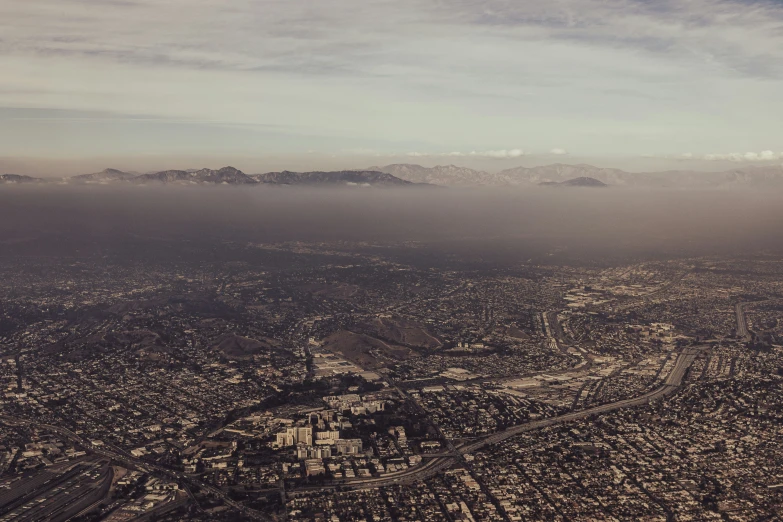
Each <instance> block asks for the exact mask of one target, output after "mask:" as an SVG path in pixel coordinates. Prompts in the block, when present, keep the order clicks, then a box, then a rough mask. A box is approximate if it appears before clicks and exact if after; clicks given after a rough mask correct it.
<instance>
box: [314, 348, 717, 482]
mask: <svg viewBox="0 0 783 522" xmlns="http://www.w3.org/2000/svg"><path fill="white" fill-rule="evenodd" d="M702 350H703V348H702V347H691V348H686V349H684V350H683V351H682V352H680V354H679V355H678V356H677V362H676V363H675V364H674V368H672V371H671V373H669V375H668V376H667V378H666V380H665V381H664V383H663V384H662V385H661V386H659V387H658V388H656V389H654V390H651V391H649V392H647V393H645V394H643V395H640V396H639V397H635V398H632V399H625V400H622V401H617V402H612V403H609V404H602V405H600V406H596V407H594V408H589V409H586V410H582V411H577V412H571V413H567V414H564V415H560V416H558V417H552V418H549V419H542V420H538V421H533V422H528V423H526V424H521V425H519V426H514V427H511V428H508V429H506V430H503V431H500V432H498V433H494V434H492V435H488V436H486V437H484V438H482V439H480V440H477V441H475V442H472V443H470V444H467V445H465V446H461V447H459V448H457V449H456V451H455V452H454V453H453V454H451V455H447V454H444V453H441V454H439V456H437V457H435V458H433V459H432V460H430V461H429V462H427V463H426V464H424V465H422V466H418V467H415V468H411V469H407V470H405V471H400V472H398V473H392V474H389V475H387V476H385V477H378V478H369V479H351V480H347V481H343V482H340V483H339V484H336V485H335V486H326V487H313V488H304V489H303V490H302V491H319V490H320V491H326V490H330V489H334V488H335V487H338V486H347V487H351V488H379V487H383V486H391V485H395V484H409V483H412V482H418V481H421V480H425V479H427V478H429V477H432V476H434V475H436V474H438V473H439V472H440V471H442V470H444V469H446V468H448V467H450V466H452V465H454V464H455V463H456V462H457V461H458V460H460V459H461V458H462V456H463V455H465V454H468V453H472V452H474V451H477V450H479V449H481V448H483V447H485V446H488V445H490V444H496V443H498V442H501V441H503V440H505V439H508V438H510V437H513V436H515V435H519V434H520V433H525V432H528V431H533V430H538V429H541V428H546V427H549V426H554V425H557V424H562V423H565V422H572V421H576V420H580V419H584V418H586V417H590V416H592V415H599V414H602V413H608V412H611V411H615V410H619V409H622V408H631V407H634V406H641V405H644V404H647V403H649V402H650V401H653V400H655V399H659V398H661V397H665V396H667V395H671V394H672V393H674V392H675V391H676V390H677V389H679V387H680V386H681V384H682V379H683V377H684V376H685V372H686V371H687V370H688V368H690V366H691V364H693V360H694V359H695V358H696V356H697V355H698V354H699V352H701V351H702ZM422 456H423V457H426V456H425V455H422Z"/></svg>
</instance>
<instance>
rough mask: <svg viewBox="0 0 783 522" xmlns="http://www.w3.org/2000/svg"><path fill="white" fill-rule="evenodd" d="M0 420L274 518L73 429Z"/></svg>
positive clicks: (262, 517)
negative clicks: (45, 433) (54, 436)
mask: <svg viewBox="0 0 783 522" xmlns="http://www.w3.org/2000/svg"><path fill="white" fill-rule="evenodd" d="M0 420H2V421H3V422H7V423H16V424H23V425H27V426H35V427H37V428H39V429H44V430H47V431H50V432H52V433H56V434H58V435H60V436H61V437H64V438H66V439H68V440H70V441H72V442H75V443H77V444H79V445H80V446H82V447H84V448H85V449H87V450H88V451H90V452H92V453H95V454H96V455H100V456H102V457H106V458H109V459H112V460H113V461H115V462H118V463H120V464H123V465H125V466H129V467H131V468H135V469H139V470H142V471H144V472H146V473H157V474H160V475H164V476H165V477H167V478H169V479H171V480H174V481H178V482H179V481H181V482H184V483H186V484H189V485H191V486H197V487H199V488H201V489H204V490H207V491H209V492H210V493H212V494H213V495H215V496H217V497H219V498H221V499H222V500H223V502H224V503H225V504H226V505H227V506H229V507H232V508H234V509H236V510H238V511H241V512H242V513H243V514H245V515H246V516H248V517H250V518H253V519H256V520H264V521H273V520H274V518H273V517H270V516H269V515H267V514H265V513H262V512H261V511H258V510H255V509H251V508H249V507H247V506H245V505H243V504H241V503H239V502H236V501H234V500H232V499H231V498H229V496H228V495H227V494H226V493H225V492H224V491H222V490H221V489H219V488H216V487H214V486H212V485H210V484H207V483H205V482H201V481H199V480H196V479H194V478H193V477H189V476H187V475H186V474H185V473H182V472H178V471H173V470H171V469H168V468H165V467H163V466H159V465H157V464H152V463H149V462H145V461H143V460H140V459H137V458H135V457H133V456H132V455H129V454H128V453H126V452H125V451H123V450H121V449H119V448H114V447H112V446H109V445H106V446H100V447H94V446H92V444H91V443H90V442H88V441H86V440H84V439H82V438H81V437H80V436H79V435H77V434H76V433H74V432H72V431H71V430H69V429H67V428H63V427H60V426H54V425H51V424H43V423H38V422H33V421H29V420H26V419H20V418H17V417H11V416H8V415H0Z"/></svg>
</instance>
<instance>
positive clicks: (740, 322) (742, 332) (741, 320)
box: [734, 299, 781, 341]
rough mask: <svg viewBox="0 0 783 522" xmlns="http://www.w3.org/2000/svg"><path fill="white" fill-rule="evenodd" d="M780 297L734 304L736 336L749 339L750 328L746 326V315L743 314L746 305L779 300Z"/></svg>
mask: <svg viewBox="0 0 783 522" xmlns="http://www.w3.org/2000/svg"><path fill="white" fill-rule="evenodd" d="M780 300H781V299H765V300H763V301H745V302H740V303H737V304H736V305H734V313H735V314H736V316H737V337H742V338H743V339H745V340H746V341H750V337H751V336H750V334H751V332H750V329H749V328H748V316H747V315H746V314H745V307H746V306H748V305H763V304H767V303H772V302H775V301H780Z"/></svg>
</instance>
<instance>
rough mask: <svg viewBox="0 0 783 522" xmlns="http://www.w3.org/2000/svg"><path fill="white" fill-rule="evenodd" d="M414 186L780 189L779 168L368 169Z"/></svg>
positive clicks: (782, 176)
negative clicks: (576, 183)
mask: <svg viewBox="0 0 783 522" xmlns="http://www.w3.org/2000/svg"><path fill="white" fill-rule="evenodd" d="M369 170H377V171H380V172H386V173H388V174H392V175H394V176H397V177H399V178H401V179H406V180H408V181H413V182H416V183H431V184H434V185H445V186H457V187H459V186H463V187H467V186H514V185H520V186H532V185H540V184H542V183H549V182H551V183H563V182H566V181H569V180H574V179H579V178H592V179H595V180H597V181H600V182H601V183H604V184H606V185H615V186H628V187H657V188H665V187H667V188H728V187H734V186H752V187H759V188H783V165H770V166H752V167H745V168H737V169H732V170H727V171H721V172H701V171H693V170H671V171H664V172H638V173H637V172H627V171H624V170H620V169H612V168H602V167H595V166H592V165H584V164H579V165H566V164H562V163H556V164H553V165H542V166H538V167H515V168H511V169H506V170H501V171H500V172H496V173H490V172H485V171H481V170H473V169H469V168H465V167H457V166H455V165H444V166H437V167H422V166H421V165H414V164H393V165H386V166H383V167H380V166H379V167H370V168H369Z"/></svg>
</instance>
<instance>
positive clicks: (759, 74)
mask: <svg viewBox="0 0 783 522" xmlns="http://www.w3.org/2000/svg"><path fill="white" fill-rule="evenodd" d="M0 71H2V73H0V172H9V171H11V170H14V171H19V172H20V173H37V174H59V173H60V172H68V173H75V172H78V171H84V170H85V169H86V170H89V169H91V168H95V169H98V168H104V167H108V166H112V167H115V168H124V169H127V170H131V169H138V170H148V169H155V168H160V169H162V168H190V167H202V166H210V167H219V166H222V165H225V164H232V165H235V166H237V167H239V168H243V170H246V171H249V172H263V171H265V170H278V169H280V168H290V169H292V170H304V169H312V168H356V167H360V166H369V165H377V164H384V163H420V164H425V165H433V164H447V163H455V164H460V165H466V166H472V167H474V168H475V167H477V168H484V169H487V170H501V169H503V168H509V167H512V166H516V165H518V164H547V163H555V162H561V163H576V162H592V163H597V164H601V165H605V166H620V167H624V168H635V169H637V170H645V169H647V170H649V169H652V168H674V167H677V168H696V169H710V170H719V169H720V168H723V167H725V166H727V165H736V164H738V163H742V164H754V165H755V164H767V163H780V162H781V161H783V124H781V122H783V96H781V95H780V93H781V92H783V0H763V1H755V0H743V1H739V0H729V1H715V0H676V1H674V0H549V1H546V2H539V1H536V2H534V1H524V0H517V1H510V0H483V1H480V2H479V1H475V0H452V1H448V2H446V1H442V0H389V1H387V0H320V1H304V0H231V1H230V2H226V1H225V0H26V1H18V0H0ZM9 169H10V170H9Z"/></svg>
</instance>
